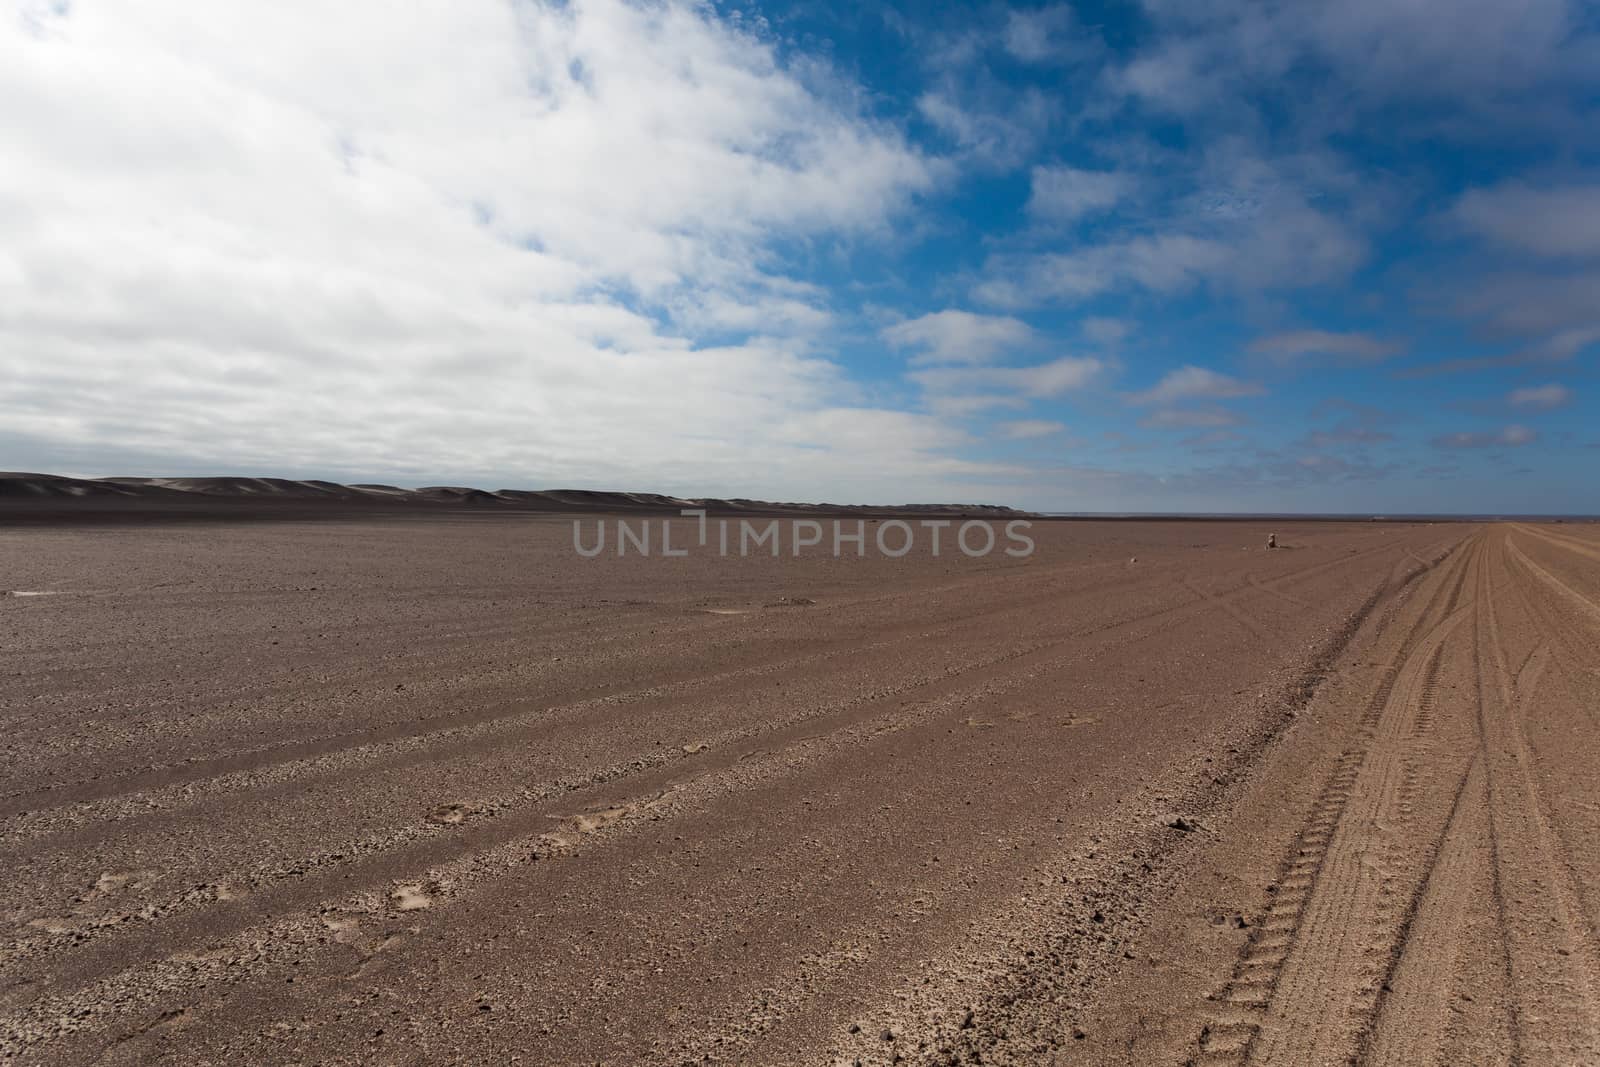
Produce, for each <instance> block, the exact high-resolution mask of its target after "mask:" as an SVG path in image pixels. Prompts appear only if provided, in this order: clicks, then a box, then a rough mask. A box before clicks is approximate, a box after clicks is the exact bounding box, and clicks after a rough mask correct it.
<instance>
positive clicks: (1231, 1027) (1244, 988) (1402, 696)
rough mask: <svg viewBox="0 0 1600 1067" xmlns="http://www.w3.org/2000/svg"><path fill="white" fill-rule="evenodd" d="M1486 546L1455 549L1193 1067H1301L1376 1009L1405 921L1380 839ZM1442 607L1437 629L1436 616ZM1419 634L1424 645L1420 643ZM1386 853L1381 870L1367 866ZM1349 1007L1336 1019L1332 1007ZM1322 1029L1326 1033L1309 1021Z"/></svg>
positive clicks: (1216, 1011)
mask: <svg viewBox="0 0 1600 1067" xmlns="http://www.w3.org/2000/svg"><path fill="white" fill-rule="evenodd" d="M1477 551H1478V549H1477V540H1476V539H1473V540H1472V541H1469V542H1467V543H1466V544H1465V545H1464V546H1462V547H1461V548H1460V549H1458V550H1457V558H1456V561H1455V562H1454V563H1452V564H1450V565H1449V567H1448V568H1447V569H1446V570H1445V571H1443V572H1441V576H1440V578H1439V580H1438V582H1437V583H1436V585H1435V589H1434V591H1433V593H1432V594H1431V595H1430V596H1429V598H1428V600H1427V602H1426V603H1425V604H1424V605H1423V607H1422V608H1421V610H1420V611H1419V612H1418V614H1417V617H1416V619H1415V621H1414V622H1413V623H1412V625H1411V626H1410V628H1409V629H1408V630H1407V632H1406V635H1405V637H1404V638H1403V639H1402V640H1401V642H1400V646H1399V648H1398V649H1397V650H1396V652H1395V654H1394V656H1393V658H1392V659H1391V660H1390V663H1389V665H1388V668H1387V669H1386V670H1385V671H1384V674H1383V676H1382V677H1381V680H1380V682H1379V686H1378V689H1377V691H1376V692H1375V693H1374V695H1373V698H1372V699H1371V701H1369V703H1368V706H1367V709H1366V711H1365V713H1364V714H1363V716H1362V718H1361V720H1360V722H1359V724H1358V727H1357V735H1356V737H1357V739H1356V743H1355V744H1353V745H1352V746H1351V747H1350V748H1348V749H1347V750H1346V751H1345V752H1344V754H1343V755H1341V756H1340V758H1339V759H1338V761H1337V762H1336V763H1335V766H1334V768H1333V770H1332V771H1331V773H1330V775H1329V777H1328V779H1327V781H1326V782H1325V784H1324V785H1323V788H1322V790H1321V792H1320V793H1319V795H1318V797H1317V799H1316V800H1315V801H1314V802H1313V805H1312V809H1311V812H1310V814H1309V816H1308V818H1307V821H1306V823H1305V825H1304V826H1303V828H1302V829H1301V831H1300V833H1299V834H1298V835H1297V836H1296V839H1295V841H1294V843H1293V844H1292V845H1291V847H1290V850H1289V853H1288V855H1287V856H1286V857H1285V858H1284V860H1283V862H1282V864H1281V866H1280V870H1279V875H1278V878H1277V880H1276V881H1275V883H1274V888H1273V891H1272V894H1271V895H1272V900H1271V903H1270V904H1269V905H1268V907H1267V909H1266V914H1265V918H1264V919H1263V920H1262V922H1261V923H1260V924H1259V925H1258V926H1257V927H1255V928H1254V929H1253V930H1252V932H1251V935H1250V937H1249V939H1248V940H1247V942H1246V944H1245V946H1244V948H1243V949H1242V951H1241V954H1240V956H1239V959H1238V961H1237V963H1236V964H1235V967H1234V971H1233V974H1232V976H1231V978H1230V979H1229V981H1228V982H1227V984H1226V985H1225V986H1224V988H1223V990H1222V992H1221V994H1220V996H1219V998H1218V1002H1217V1004H1216V1005H1215V1006H1214V1007H1212V1008H1211V1009H1210V1010H1209V1011H1208V1018H1207V1020H1206V1022H1205V1023H1204V1024H1203V1026H1202V1029H1201V1032H1200V1038H1199V1053H1198V1055H1197V1056H1196V1057H1194V1058H1192V1059H1191V1061H1190V1062H1191V1064H1192V1065H1194V1067H1233V1065H1239V1064H1245V1063H1250V1062H1266V1063H1273V1062H1277V1063H1303V1062H1309V1061H1308V1060H1307V1059H1306V1058H1305V1054H1306V1052H1307V1050H1308V1049H1311V1048H1318V1047H1321V1046H1324V1045H1327V1044H1330V1043H1335V1042H1336V1041H1337V1042H1340V1043H1347V1042H1348V1041H1349V1039H1350V1037H1351V1035H1349V1034H1348V1033H1339V1034H1330V1033H1328V1032H1326V1031H1327V1030H1328V1029H1333V1030H1336V1031H1343V1030H1348V1028H1349V1025H1350V1019H1351V1016H1352V1014H1353V1013H1358V1012H1360V1011H1361V1010H1362V1009H1363V1007H1365V1008H1367V1009H1368V1010H1370V1006H1371V1005H1370V1004H1369V1003H1365V1002H1367V1001H1370V1000H1371V999H1372V998H1373V996H1375V993H1376V985H1375V984H1374V983H1371V982H1370V978H1371V975H1370V973H1369V972H1370V971H1371V969H1372V954H1373V952H1374V950H1375V948H1376V947H1377V946H1378V945H1379V944H1381V941H1382V931H1383V929H1384V926H1385V924H1386V920H1388V919H1390V918H1391V917H1392V918H1393V919H1396V920H1397V919H1398V912H1399V907H1398V905H1399V899H1398V895H1397V892H1396V888H1395V881H1394V875H1393V864H1394V860H1395V856H1394V855H1393V853H1392V852H1391V851H1390V849H1391V848H1392V844H1391V842H1390V841H1389V839H1388V837H1387V835H1386V834H1385V833H1384V832H1383V831H1381V830H1380V829H1379V827H1380V825H1381V822H1382V821H1383V820H1385V819H1388V818H1396V819H1398V818H1401V817H1403V814H1402V812H1401V811H1400V806H1401V805H1402V804H1409V802H1410V799H1411V794H1412V791H1413V790H1414V788H1415V786H1414V781H1409V782H1408V779H1410V778H1411V771H1410V769H1409V767H1408V765H1407V764H1406V763H1405V761H1404V760H1402V759H1401V758H1399V757H1400V752H1401V749H1402V744H1401V742H1402V740H1403V738H1404V736H1405V735H1406V733H1408V732H1413V731H1414V730H1415V723H1416V720H1417V718H1418V716H1420V715H1422V714H1424V705H1428V704H1430V703H1431V701H1432V700H1433V699H1434V698H1435V695H1436V691H1437V673H1438V669H1439V668H1438V664H1439V658H1440V656H1441V654H1442V649H1443V645H1444V642H1445V640H1446V639H1447V638H1448V637H1449V636H1450V635H1451V634H1452V633H1453V632H1454V631H1455V629H1456V628H1457V627H1459V625H1460V623H1461V622H1462V620H1463V619H1464V618H1465V613H1464V612H1461V611H1458V610H1457V604H1458V602H1459V599H1460V596H1461V592H1462V589H1463V587H1464V584H1465V580H1466V575H1467V572H1468V570H1469V568H1470V567H1471V565H1472V563H1473V562H1474V560H1475V558H1476V555H1477ZM1441 598H1442V602H1443V608H1442V610H1441V611H1440V614H1439V617H1438V618H1437V620H1436V621H1435V609H1436V608H1437V606H1438V605H1439V604H1440V602H1441ZM1419 635H1420V636H1419ZM1374 843H1376V844H1378V845H1379V847H1380V850H1381V851H1382V852H1383V854H1384V856H1385V861H1384V863H1383V864H1381V865H1380V867H1379V868H1373V867H1371V866H1369V865H1367V864H1366V863H1365V862H1364V854H1365V852H1366V850H1367V849H1368V848H1369V847H1371V846H1372V845H1373V844H1374ZM1351 915H1355V916H1357V918H1358V921H1360V922H1362V923H1363V924H1364V925H1365V927H1366V928H1367V929H1368V930H1369V934H1368V937H1367V939H1366V943H1365V944H1362V945H1361V946H1359V947H1358V948H1356V949H1355V950H1354V952H1351V951H1350V946H1349V945H1348V944H1347V943H1346V939H1345V937H1344V936H1343V935H1344V932H1345V930H1346V928H1347V923H1348V917H1349V916H1351ZM1340 996H1343V997H1344V998H1345V1008H1344V1010H1343V1011H1339V1010H1334V1011H1328V1006H1327V1003H1326V1002H1327V1001H1328V999H1329V998H1330V997H1332V998H1338V997H1340ZM1317 1018H1321V1019H1322V1022H1323V1025H1322V1026H1320V1027H1319V1026H1318V1025H1317V1024H1316V1023H1315V1021H1313V1022H1312V1023H1311V1025H1310V1027H1307V1026H1306V1022H1307V1020H1308V1019H1311V1020H1315V1019H1317Z"/></svg>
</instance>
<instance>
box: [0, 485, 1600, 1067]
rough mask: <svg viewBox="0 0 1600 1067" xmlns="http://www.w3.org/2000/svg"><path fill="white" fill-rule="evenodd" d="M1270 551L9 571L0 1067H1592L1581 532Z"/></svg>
mask: <svg viewBox="0 0 1600 1067" xmlns="http://www.w3.org/2000/svg"><path fill="white" fill-rule="evenodd" d="M1268 530H1269V528H1268V527H1267V526H1265V525H1255V524H1249V523H1156V522H1138V523H1087V522H1075V523H1059V524H1050V525H1048V526H1039V527H1036V528H1035V531H1034V534H1035V537H1036V539H1037V541H1038V551H1037V552H1036V553H1035V554H1034V555H1033V556H1032V557H1031V558H1028V559H1022V560H1018V559H1011V558H1007V557H1004V556H991V557H987V558H984V559H981V560H973V559H966V558H963V557H960V556H950V555H946V556H944V557H942V558H939V559H933V558H930V557H929V556H928V555H926V554H925V553H924V552H918V553H915V554H913V555H912V556H910V557H907V558H905V559H902V560H886V559H883V558H868V559H855V558H848V557H847V558H844V559H833V558H830V557H826V556H806V557H802V558H800V559H793V558H784V559H780V560H776V561H775V560H772V559H770V558H760V559H745V560H740V559H718V558H688V559H660V558H652V559H638V558H629V559H622V560H618V559H616V558H614V557H611V558H602V559H597V560H583V559H579V558H577V557H576V556H575V555H574V553H573V552H572V550H571V547H570V545H571V529H570V526H569V525H568V524H567V523H566V522H563V521H558V520H554V519H530V518H511V517H495V518H476V519H472V518H429V519H426V520H417V521H410V522H393V521H391V522H377V521H362V522H319V523H314V524H313V523H262V524H253V525H251V524H221V523H219V524H215V525H207V526H196V527H185V526H165V527H160V528H154V527H153V528H147V529H140V528H123V527H118V526H114V525H111V526H100V527H93V528H88V527H85V528H70V527H57V528H50V527H39V528H32V529H12V530H8V531H0V589H3V590H5V591H7V592H8V593H9V594H21V593H35V594H49V595H35V596H21V595H7V596H4V597H0V649H3V659H0V677H3V678H4V683H3V685H0V715H3V716H4V729H3V731H0V870H3V871H4V872H5V876H4V886H5V888H4V892H3V895H0V924H3V927H4V929H3V934H0V937H3V942H0V944H3V948H0V1059H4V1060H8V1061H15V1062H19V1063H89V1062H94V1063H108V1064H124V1063H125V1064H135V1063H152V1062H170V1063H232V1064H237V1063H313V1062H319V1063H335V1062H339V1063H417V1064H422V1063H429V1064H431V1063H449V1062H458V1063H509V1062H524V1063H540V1064H545V1063H550V1064H566V1063H573V1064H577V1063H585V1064H594V1063H604V1064H632V1063H661V1064H678V1063H707V1062H715V1063H762V1064H766V1063H774V1064H780V1063H781V1064H831V1063H843V1064H850V1063H855V1062H860V1063H863V1064H884V1063H892V1062H907V1063H952V1062H961V1063H969V1062H970V1063H977V1062H983V1063H989V1064H1074V1065H1077V1064H1127V1065H1144V1064H1162V1063H1172V1064H1183V1063H1193V1064H1203V1065H1221V1064H1243V1063H1273V1064H1285V1065H1295V1067H1300V1065H1315V1064H1343V1063H1348V1062H1359V1063H1386V1064H1406V1065H1411V1064H1467V1063H1471V1064H1496V1063H1507V1064H1511V1063H1523V1064H1530V1065H1532V1064H1539V1065H1544V1064H1557V1065H1562V1064H1594V1063H1600V936H1597V933H1596V931H1597V924H1600V844H1597V842H1600V785H1597V783H1596V779H1595V776H1594V768H1595V767H1597V766H1600V529H1597V528H1596V527H1593V526H1586V525H1579V524H1571V525H1551V526H1525V525H1496V526H1467V525H1452V524H1440V525H1415V526H1403V525H1390V524H1365V523H1363V524H1325V525H1319V524H1300V525H1284V524H1279V525H1276V526H1274V527H1272V531H1273V532H1276V533H1277V535H1278V540H1279V543H1280V545H1282V546H1283V547H1282V548H1280V549H1279V550H1277V551H1271V552H1269V551H1267V550H1265V549H1264V548H1263V545H1264V542H1265V538H1266V534H1267V532H1268ZM1134 557H1136V558H1137V562H1132V561H1131V560H1132V559H1133V558H1134Z"/></svg>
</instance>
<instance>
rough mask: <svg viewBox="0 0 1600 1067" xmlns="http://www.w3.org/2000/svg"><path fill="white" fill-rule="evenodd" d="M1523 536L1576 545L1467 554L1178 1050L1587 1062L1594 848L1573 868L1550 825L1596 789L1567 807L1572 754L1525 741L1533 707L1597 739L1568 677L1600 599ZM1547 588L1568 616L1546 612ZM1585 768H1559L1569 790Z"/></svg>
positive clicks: (1587, 665) (1586, 743) (1588, 805)
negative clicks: (1194, 1037) (1186, 1045)
mask: <svg viewBox="0 0 1600 1067" xmlns="http://www.w3.org/2000/svg"><path fill="white" fill-rule="evenodd" d="M1524 536H1526V537H1533V538H1537V539H1539V540H1541V541H1544V542H1546V543H1549V544H1551V545H1553V546H1555V547H1557V548H1559V549H1573V548H1577V549H1582V548H1584V547H1585V546H1583V545H1582V544H1581V543H1577V544H1575V543H1573V542H1574V539H1571V538H1563V537H1553V536H1546V533H1545V531H1541V530H1537V529H1534V528H1531V527H1527V526H1522V525H1518V526H1515V527H1510V528H1505V527H1495V528H1490V529H1488V530H1486V531H1484V532H1483V533H1482V534H1480V535H1478V536H1477V537H1475V538H1474V539H1473V541H1472V542H1471V543H1469V544H1468V545H1466V546H1464V547H1463V548H1462V549H1460V550H1458V553H1457V556H1456V559H1455V561H1454V563H1453V564H1452V565H1451V567H1449V568H1448V569H1446V570H1444V571H1443V572H1442V573H1441V574H1440V576H1439V578H1438V580H1437V581H1436V582H1435V584H1434V587H1433V590H1432V593H1431V594H1430V595H1429V596H1428V598H1427V599H1426V601H1425V602H1424V604H1423V606H1422V607H1421V608H1420V610H1418V611H1416V612H1415V613H1414V616H1413V621H1412V623H1411V624H1410V626H1409V627H1408V628H1407V629H1406V630H1405V636H1404V638H1403V639H1402V640H1401V641H1400V642H1399V644H1398V650H1397V652H1396V653H1395V655H1394V657H1393V658H1391V660H1390V661H1389V662H1388V663H1387V664H1386V667H1385V676H1386V678H1388V679H1390V680H1391V681H1386V682H1384V683H1381V684H1380V685H1379V686H1378V688H1377V690H1376V691H1375V693H1374V694H1373V698H1372V702H1371V703H1370V704H1369V706H1368V710H1367V713H1366V714H1365V715H1364V716H1363V717H1362V718H1361V720H1360V721H1359V722H1358V723H1356V724H1355V726H1354V727H1353V729H1352V731H1351V736H1352V739H1353V740H1352V743H1351V744H1350V746H1349V747H1348V748H1347V749H1346V751H1345V752H1344V754H1343V755H1342V756H1341V757H1340V758H1339V759H1338V760H1337V762H1336V764H1335V766H1334V769H1333V771H1332V773H1331V774H1330V776H1329V777H1328V779H1327V780H1326V782H1325V783H1324V785H1323V788H1322V790H1321V792H1320V793H1319V794H1318V795H1317V797H1316V799H1315V801H1314V802H1313V804H1312V807H1311V810H1310V812H1309V813H1308V815H1307V816H1306V821H1305V823H1304V824H1303V826H1302V829H1301V830H1300V832H1299V834H1297V835H1296V837H1295V839H1294V842H1293V845H1292V846H1291V849H1290V852H1289V855H1288V856H1287V857H1286V858H1285V859H1284V861H1283V863H1282V865H1281V868H1280V873H1279V876H1278V877H1277V879H1276V880H1275V882H1274V884H1273V885H1272V887H1270V888H1271V890H1272V892H1271V894H1270V901H1269V902H1267V903H1265V904H1264V905H1263V911H1262V914H1263V920H1262V922H1261V923H1260V924H1259V925H1257V926H1256V927H1255V928H1254V929H1253V930H1252V931H1251V933H1250V935H1249V937H1248V939H1247V941H1246V943H1245V945H1244V947H1243V949H1242V950H1241V953H1240V956H1239V959H1238V961H1237V963H1236V964H1235V966H1234V968H1233V972H1232V975H1231V977H1230V978H1229V979H1228V981H1227V982H1226V983H1225V984H1224V985H1223V986H1222V988H1221V991H1220V993H1219V994H1216V995H1215V999H1214V1000H1213V1001H1212V1002H1211V1007H1210V1008H1209V1009H1208V1010H1207V1011H1206V1012H1205V1013H1203V1021H1202V1023H1201V1031H1200V1035H1199V1039H1198V1042H1197V1046H1196V1048H1197V1051H1196V1052H1195V1053H1193V1054H1192V1055H1191V1056H1190V1057H1189V1062H1190V1063H1192V1064H1196V1065H1206V1067H1222V1065H1233V1064H1247V1063H1249V1064H1295V1065H1301V1064H1352V1063H1353V1064H1385V1065H1395V1067H1401V1065H1405V1067H1409V1065H1413V1064H1454V1063H1462V1062H1472V1063H1509V1064H1517V1063H1527V1064H1533V1063H1538V1064H1560V1065H1566V1067H1575V1065H1578V1064H1588V1063H1595V1062H1600V999H1597V991H1600V950H1597V945H1600V939H1597V937H1596V916H1595V912H1594V904H1593V901H1594V893H1593V884H1594V879H1595V876H1596V873H1597V872H1596V871H1595V869H1594V862H1593V855H1592V853H1593V850H1592V848H1589V849H1587V854H1586V855H1585V863H1583V864H1580V863H1578V862H1575V855H1574V853H1573V852H1572V850H1571V848H1570V847H1569V845H1568V844H1567V842H1566V840H1565V838H1564V835H1563V833H1562V827H1563V824H1564V823H1565V824H1567V825H1570V824H1572V823H1573V821H1574V820H1575V819H1579V818H1580V817H1583V815H1584V813H1585V811H1586V810H1592V809H1593V808H1594V806H1595V805H1594V796H1593V788H1592V780H1589V781H1588V785H1589V787H1590V795H1589V797H1588V798H1587V801H1586V802H1584V803H1582V804H1580V806H1578V807H1577V808H1575V809H1574V808H1568V809H1565V810H1563V809H1562V808H1560V807H1558V806H1557V805H1556V804H1555V802H1554V801H1553V799H1552V798H1551V797H1550V796H1549V795H1547V787H1546V786H1545V785H1544V782H1545V781H1547V780H1548V778H1549V774H1550V767H1549V766H1548V765H1549V764H1551V763H1556V764H1559V763H1561V762H1564V761H1565V760H1566V759H1567V758H1569V757H1567V756H1566V755H1565V753H1562V752H1560V750H1557V752H1546V753H1544V754H1543V755H1542V756H1541V754H1540V753H1539V752H1537V751H1536V750H1535V749H1534V748H1533V746H1532V745H1531V744H1530V742H1529V739H1528V732H1527V731H1528V723H1529V721H1530V718H1531V717H1532V716H1534V715H1535V713H1536V711H1537V713H1538V714H1539V715H1540V716H1541V718H1542V719H1543V720H1544V722H1543V726H1544V728H1545V729H1547V730H1551V731H1553V732H1554V733H1555V734H1556V735H1557V736H1562V735H1563V733H1564V736H1565V739H1566V741H1565V745H1564V746H1563V747H1564V748H1566V747H1573V748H1575V749H1577V750H1579V751H1584V752H1588V753H1592V752H1593V745H1594V741H1595V738H1594V735H1593V734H1592V732H1591V731H1592V727H1593V724H1594V715H1593V712H1592V710H1591V709H1589V708H1588V707H1586V700H1585V698H1586V697H1588V696H1590V695H1592V688H1591V689H1588V690H1584V691H1582V693H1581V694H1580V688H1581V686H1582V685H1583V684H1585V683H1586V679H1587V676H1588V675H1590V674H1592V668H1593V666H1594V662H1595V661H1594V659H1593V647H1594V645H1593V642H1594V639H1595V637H1596V634H1595V632H1594V630H1593V629H1592V628H1590V629H1589V630H1588V631H1587V642H1588V643H1587V644H1585V645H1583V646H1582V647H1575V645H1577V644H1579V642H1577V641H1575V638H1574V634H1575V633H1576V632H1577V631H1574V630H1573V629H1572V628H1571V622H1572V620H1573V618H1580V619H1582V618H1583V617H1584V616H1590V615H1591V614H1592V612H1593V609H1594V604H1593V602H1592V601H1590V600H1589V599H1588V598H1587V596H1585V594H1584V593H1583V592H1581V591H1580V589H1579V588H1578V587H1576V586H1575V585H1574V583H1573V582H1572V581H1570V580H1567V579H1566V578H1564V577H1562V576H1560V575H1558V574H1557V573H1555V572H1553V571H1552V570H1551V569H1549V567H1548V566H1546V565H1542V564H1541V563H1539V562H1536V561H1535V560H1533V559H1532V558H1531V557H1530V556H1529V555H1528V553H1527V552H1526V551H1525V550H1524V549H1523V548H1522V547H1521V546H1519V545H1518V544H1517V543H1516V539H1517V538H1518V537H1524ZM1591 555H1592V554H1591V553H1590V552H1587V551H1579V552H1577V556H1579V557H1589V556H1591ZM1569 558H1570V557H1569ZM1593 558H1600V557H1593ZM1508 597H1510V598H1512V600H1511V601H1510V602H1509V603H1508V600H1507V598H1508ZM1547 598H1554V600H1555V601H1556V602H1557V603H1558V604H1562V605H1564V606H1565V608H1567V609H1570V610H1571V612H1573V613H1574V614H1571V615H1569V617H1568V619H1566V620H1563V623H1564V624H1563V623H1557V622H1556V621H1555V619H1554V617H1553V615H1552V612H1553V611H1555V610H1560V609H1558V608H1557V607H1556V606H1555V605H1553V604H1551V603H1546V602H1544V601H1545V600H1546V599H1547ZM1513 606H1514V607H1515V608H1516V609H1517V611H1516V613H1515V614H1512V615H1508V608H1510V607H1513ZM1574 670H1577V671H1580V672H1582V673H1583V675H1584V678H1583V679H1574V678H1573V677H1571V676H1570V672H1572V671H1574ZM1563 675H1567V676H1566V677H1563ZM1557 681H1560V682H1562V683H1565V692H1562V691H1560V690H1558V689H1556V688H1555V683H1556V682H1557ZM1574 731H1576V732H1574ZM1579 758H1580V759H1581V757H1579ZM1541 761H1542V762H1541ZM1556 769H1560V768H1559V767H1557V768H1556ZM1582 773H1584V772H1582V771H1581V770H1580V769H1579V765H1574V766H1571V767H1569V768H1568V769H1567V778H1568V780H1569V782H1577V783H1579V786H1578V787H1579V788H1582V783H1583V781H1584V780H1583V779H1582V778H1580V777H1579V775H1580V774H1582ZM1577 836H1578V839H1579V840H1580V841H1584V842H1587V841H1589V840H1591V838H1590V837H1589V836H1588V835H1587V834H1586V833H1580V834H1578V835H1577Z"/></svg>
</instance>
